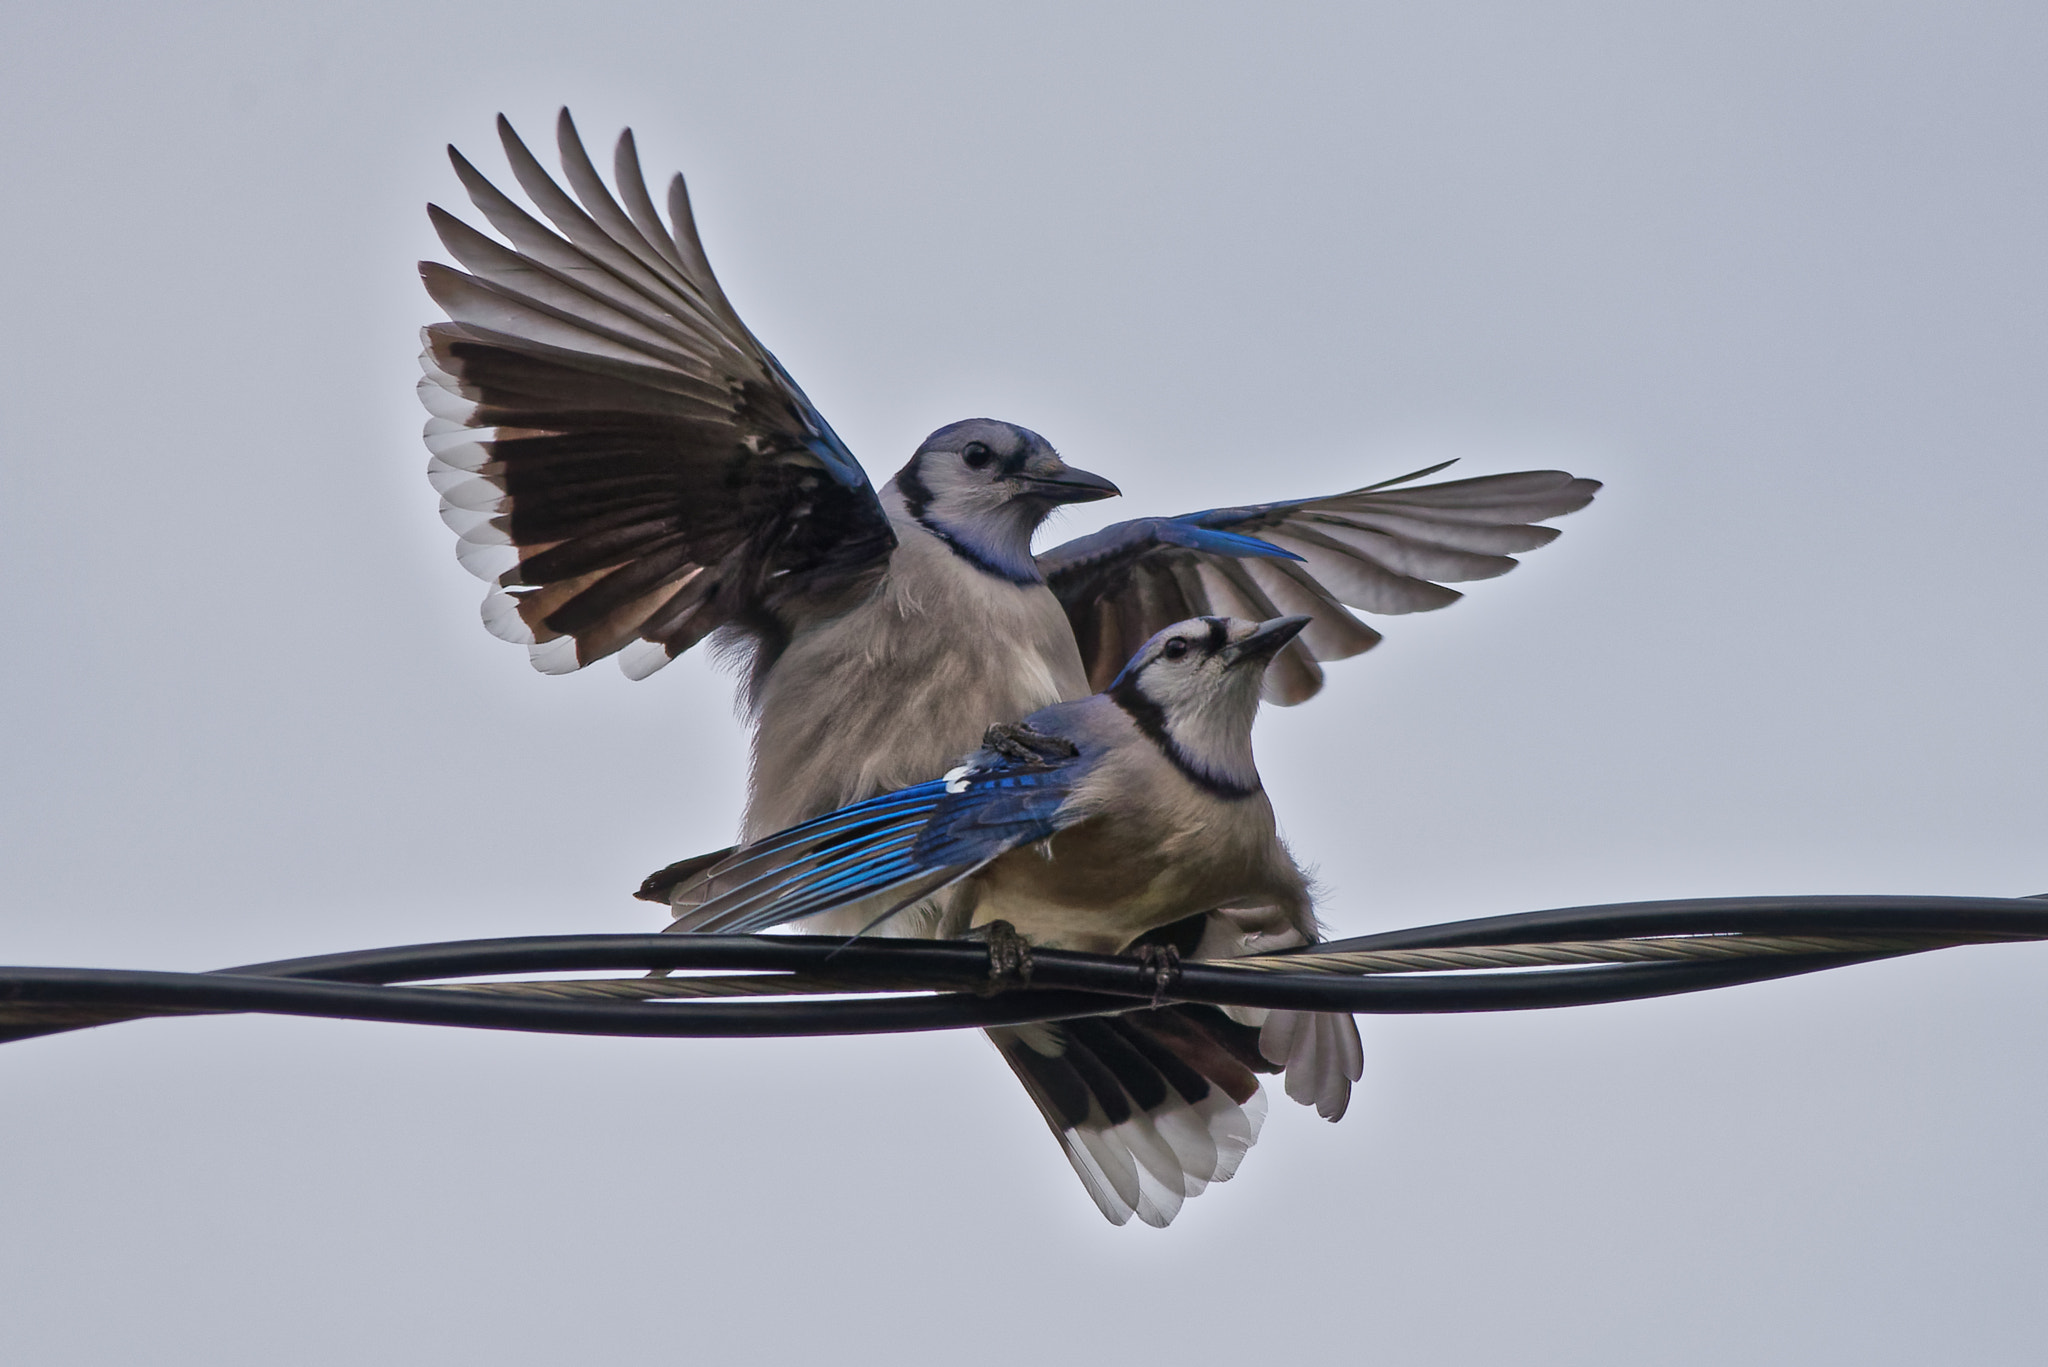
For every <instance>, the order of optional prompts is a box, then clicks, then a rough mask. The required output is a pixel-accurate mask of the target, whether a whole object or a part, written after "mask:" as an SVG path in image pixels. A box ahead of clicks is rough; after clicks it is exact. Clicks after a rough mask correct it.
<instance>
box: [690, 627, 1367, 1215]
mask: <svg viewBox="0 0 2048 1367" xmlns="http://www.w3.org/2000/svg"><path fill="white" fill-rule="evenodd" d="M1307 625H1308V618H1306V617H1299V616H1297V617H1281V618H1276V619H1274V620H1272V621H1268V622H1264V623H1260V624H1256V625H1255V624H1253V623H1250V622H1243V621H1235V620H1231V619H1228V618H1221V617H1202V618H1196V619H1194V620H1192V621H1187V622H1181V623H1178V624H1176V625H1174V626H1171V627H1168V628H1167V629H1166V630H1164V631H1162V632H1160V633H1159V634H1158V635H1157V636H1155V637H1153V638H1152V639H1151V640H1150V641H1148V642H1146V643H1145V645H1144V646H1143V647H1142V648H1141V649H1140V650H1139V651H1138V653H1137V655H1135V656H1134V657H1133V658H1132V659H1131V661H1130V663H1129V664H1128V665H1126V666H1125V668H1124V670H1123V672H1122V673H1121V674H1119V675H1118V676H1117V677H1116V679H1115V681H1114V682H1112V683H1111V685H1110V687H1109V688H1108V690H1107V691H1105V692H1103V693H1098V694H1096V695H1094V696H1092V697H1089V698H1085V699H1082V700H1080V701H1078V702H1068V703H1058V704H1055V705H1054V706H1052V707H1048V708H1044V709H1042V710H1041V711H1038V712H1034V713H1032V714H1031V715H1030V716H1028V717H1026V718H1024V720H1023V721H1022V723H1019V724H1016V725H1010V726H997V727H992V728H991V729H990V732H989V736H988V742H989V743H988V745H986V746H985V747H984V748H983V749H982V750H980V751H978V752H977V753H975V754H974V755H972V756H970V757H969V758H968V759H967V761H966V762H965V763H963V764H961V765H960V766H959V767H957V768H955V769H953V770H952V771H950V772H949V773H947V774H946V775H945V776H944V777H943V778H940V779H935V780H933V781H931V782H928V783H921V784H916V785H914V786H912V787H909V788H904V789H901V790H899V791H896V792H892V793H887V794H884V795H882V796H879V797H874V798H870V799H868V800H867V801H865V802H860V803H856V804H854V805H852V806H849V807H845V808H842V809H840V810H838V811H835V812H831V813H829V814H827V815H825V816H822V817H818V818H816V819H814V820H811V821H807V822H804V823H802V824H800V825H797V826H794V827H791V828H790V829H788V830H784V831H780V832H777V833H776V834H774V835H771V836H768V837H766V838H765V839H763V840H760V841H757V842H755V843H754V844H752V845H750V846H747V847H746V848H744V849H742V850H739V851H737V852H734V853H731V854H729V855H726V856H725V857H724V858H722V859H720V860H719V861H718V862H717V863H715V864H714V865H713V866H712V867H710V868H709V869H708V870H706V871H705V872H703V873H702V874H701V875H699V879H698V882H697V883H696V885H695V886H693V887H692V888H691V896H690V900H691V901H692V902H693V903H694V905H692V907H691V909H690V910H689V912H688V913H687V914H686V915H685V916H684V917H683V918H681V919H680V920H679V921H678V922H677V924H676V928H677V929H679V930H689V931H702V932H726V933H735V934H737V933H746V932H751V931H760V930H765V929H768V928H769V927H771V926H777V925H782V924H785V923H788V922H791V921H798V920H803V919H806V918H811V917H816V916H818V915H819V914H820V913H821V912H826V911H838V912H852V913H854V914H855V915H856V917H857V918H858V919H860V920H862V921H865V922H867V923H868V924H870V925H872V924H876V923H879V922H882V921H885V920H887V919H888V918H890V917H892V916H895V915H898V914H900V913H902V912H903V911H904V910H905V909H906V908H908V907H910V906H912V905H913V904H918V903H929V902H931V901H934V900H936V901H937V902H938V903H939V904H940V905H941V906H943V908H944V919H945V921H946V922H947V923H948V925H947V927H946V928H948V929H951V930H954V931H955V932H958V931H960V930H971V929H986V930H989V931H991V932H994V933H995V936H996V938H997V939H998V940H999V941H1000V940H1006V939H1009V938H1010V937H1021V939H1022V940H1023V941H1024V943H1025V944H1026V945H1037V946H1041V947H1048V948H1058V949H1072V950H1081V951H1085V952H1090V953H1097V954H1117V953H1122V952H1123V951H1125V950H1127V949H1129V948H1131V947H1132V946H1133V945H1134V944H1135V943H1137V942H1138V941H1139V940H1140V939H1141V937H1144V936H1146V935H1147V934H1148V933H1151V932H1157V931H1160V930H1163V929H1166V928H1168V927H1171V926H1173V925H1175V924H1176V923H1185V922H1187V921H1188V920H1189V918H1199V917H1201V916H1203V915H1205V914H1206V913H1209V912H1213V911H1218V910H1222V909H1226V908H1263V909H1270V912H1269V914H1275V915H1278V916H1279V917H1281V918H1283V919H1284V920H1285V921H1286V923H1287V924H1288V926H1289V927H1290V928H1292V929H1293V930H1294V931H1295V933H1296V934H1297V936H1298V937H1299V938H1300V939H1301V940H1303V941H1313V940H1314V939H1315V938H1316V936H1317V927H1316V921H1315V914H1314V910H1313V905H1312V899H1311V895H1310V891H1309V885H1308V880H1307V879H1306V878H1305V877H1304V876H1303V874H1302V872H1301V870H1300V868H1298V867H1297V866H1296V864H1295V862H1294V860H1293V858H1292V857H1291V856H1290V855H1289V854H1288V852H1287V849H1286V847H1285V846H1284V845H1283V844H1282V843H1281V841H1280V837H1279V833H1278V831H1277V829H1276V828H1275V825H1274V820H1273V808H1272V805H1271V803H1270V802H1268V800H1267V798H1266V794H1265V791H1264V789H1263V788H1262V786H1261V785H1260V782H1259V774H1258V769H1257V767H1256V766H1255V765H1254V763H1253V758H1252V720H1253V717H1254V716H1255V714H1256V713H1257V711H1258V705H1259V689H1260V684H1261V682H1262V681H1263V678H1264V675H1265V673H1266V668H1267V666H1268V665H1269V664H1270V663H1271V661H1272V659H1273V657H1274V656H1275V655H1276V654H1277V653H1278V652H1279V651H1280V650H1281V649H1282V648H1283V647H1284V646H1285V645H1286V644H1287V643H1288V642H1289V641H1291V640H1293V639H1294V638H1295V637H1296V636H1297V635H1298V634H1299V633H1300V632H1301V631H1302V629H1303V628H1304V627H1306V626H1307ZM1188 1010H1189V1008H1177V1009H1176V1011H1149V1012H1137V1013H1132V1014H1131V1015H1129V1016H1124V1017H1117V1018H1111V1019H1101V1020H1090V1021H1083V1022H1064V1023H1060V1024H1048V1025H1036V1026H1026V1027H1020V1028H1015V1029H1005V1030H993V1031H990V1032H989V1033H990V1035H991V1036H992V1037H993V1038H994V1039H995V1041H996V1044H997V1046H998V1048H1000V1049H1001V1050H1002V1052H1003V1056H1004V1058H1005V1059H1007V1060H1008V1061H1009V1063H1010V1065H1011V1067H1012V1068H1014V1069H1015V1070H1016V1072H1017V1074H1018V1076H1019V1077H1020V1078H1021V1079H1022V1080H1023V1082H1024V1084H1025V1086H1026V1087H1027V1088H1028V1089H1029V1091H1030V1093H1031V1096H1032V1098H1033V1100H1035V1101H1036V1102H1037V1103H1038V1105H1039V1108H1040V1110H1041V1111H1043V1112H1044V1114H1045V1117H1046V1119H1047V1121H1048V1122H1049V1123H1050V1124H1051V1125H1052V1127H1053V1130H1054V1132H1055V1133H1056V1134H1058V1135H1059V1137H1060V1140H1061V1143H1062V1145H1063V1146H1064V1147H1065V1149H1066V1152H1067V1155H1068V1158H1069V1159H1070V1160H1071V1161H1072V1163H1073V1165H1074V1170H1075V1171H1076V1172H1077V1173H1079V1174H1080V1177H1081V1180H1082V1182H1083V1183H1084V1184H1086V1186H1087V1187H1088V1190H1089V1192H1090V1193H1091V1194H1092V1195H1093V1196H1094V1198H1095V1201H1096V1203H1097V1204H1098V1205H1099V1206H1100V1207H1101V1209H1102V1212H1103V1214H1104V1215H1106V1216H1108V1217H1109V1218H1110V1219H1111V1220H1112V1221H1114V1222H1116V1223H1118V1224H1121V1223H1123V1222H1124V1221H1125V1220H1126V1219H1128V1218H1129V1217H1130V1216H1131V1215H1132V1214H1133V1213H1134V1212H1135V1213H1136V1214H1137V1215H1138V1217H1139V1218H1140V1219H1142V1220H1144V1221H1145V1222H1146V1223H1148V1224H1153V1225H1164V1224H1166V1223H1167V1222H1168V1221H1170V1220H1171V1219H1172V1218H1173V1216H1174V1214H1175V1213H1176V1212H1177V1211H1178V1210H1179V1208H1180V1205H1181V1202H1182V1201H1183V1200H1184V1199H1185V1198H1186V1197H1188V1196H1190V1195H1193V1194H1195V1193H1196V1192H1199V1191H1201V1190H1202V1189H1203V1187H1204V1186H1206V1185H1207V1184H1208V1183H1209V1182H1211V1181H1217V1180H1221V1179H1223V1178H1226V1177H1228V1176H1230V1175H1231V1173H1232V1172H1234V1171H1235V1170H1236V1167H1237V1163H1238V1161H1239V1160H1240V1159H1241V1158H1242V1157H1243V1155H1244V1151H1245V1149H1246V1148H1248V1147H1249V1146H1250V1144H1251V1143H1252V1140H1253V1139H1254V1138H1255V1137H1256V1135H1257V1129H1258V1117H1259V1113H1258V1111H1257V1110H1256V1109H1252V1110H1247V1109H1246V1107H1247V1106H1248V1105H1249V1104H1251V1103H1253V1102H1254V1099H1255V1098H1256V1096H1257V1087H1258V1084H1257V1079H1256V1078H1254V1077H1253V1076H1252V1071H1254V1070H1260V1069H1259V1065H1260V1064H1261V1063H1263V1062H1264V1060H1263V1058H1262V1057H1261V1056H1260V1054H1259V1052H1258V1049H1257V1046H1256V1043H1255V1042H1254V1041H1252V1040H1249V1039H1246V1038H1243V1035H1244V1034H1246V1033H1248V1032H1245V1031H1244V1030H1243V1029H1242V1027H1240V1028H1239V1030H1238V1031H1237V1032H1235V1033H1233V1031H1232V1030H1231V1029H1230V1022H1229V1021H1228V1019H1227V1018H1226V1017H1224V1016H1223V1014H1222V1013H1221V1012H1215V1011H1207V1012H1206V1015H1207V1016H1208V1017H1209V1018H1210V1019H1207V1020H1203V1019H1201V1018H1199V1017H1190V1016H1188V1015H1187V1014H1186V1013H1187V1011H1188ZM1347 1023H1348V1020H1347ZM1232 1044H1234V1045H1235V1046H1236V1047H1235V1049H1233V1048H1232V1047H1231V1045H1232ZM1270 1067H1271V1065H1270V1064H1267V1065H1265V1068H1266V1069H1270Z"/></svg>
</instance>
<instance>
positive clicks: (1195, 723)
mask: <svg viewBox="0 0 2048 1367" xmlns="http://www.w3.org/2000/svg"><path fill="white" fill-rule="evenodd" d="M1308 623H1309V619H1308V618H1306V617H1275V618H1274V619H1273V620H1272V621H1270V622H1245V621H1240V620H1238V619H1237V618H1234V617H1194V618H1190V619H1189V620H1187V621H1185V622H1176V623H1174V625H1172V626H1170V627H1168V628H1166V630H1164V631H1162V632H1160V633H1159V634H1158V635H1157V636H1154V637H1153V638H1152V639H1151V640H1149V641H1147V642H1145V644H1144V645H1143V646H1142V647H1140V648H1139V650H1138V653H1137V654H1136V655H1133V656H1132V657H1131V661H1130V663H1129V664H1127V665H1125V666H1124V668H1123V672H1122V673H1121V674H1118V675H1117V676H1116V679H1115V681H1114V682H1112V683H1111V684H1110V686H1109V690H1108V691H1109V696H1110V697H1111V698H1112V699H1114V700H1115V701H1116V702H1117V704H1118V705H1119V706H1121V707H1122V708H1123V709H1124V710H1125V711H1126V712H1128V713H1130V714H1131V717H1132V718H1133V719H1134V720H1135V721H1136V722H1137V723H1138V725H1139V727H1140V728H1142V729H1143V730H1144V731H1145V732H1146V734H1148V735H1150V736H1151V737H1152V738H1153V739H1154V740H1155V741H1158V742H1159V743H1160V744H1161V745H1162V746H1163V747H1165V748H1166V750H1167V754H1168V755H1169V757H1171V758H1172V759H1174V761H1175V762H1176V763H1177V764H1179V765H1180V766H1181V767H1182V768H1183V769H1186V770H1188V771H1189V772H1190V773H1191V775H1193V776H1196V777H1202V778H1206V779H1208V780H1209V781H1211V782H1213V783H1214V784H1215V785H1217V786H1219V787H1222V788H1224V789H1229V790H1236V791H1241V792H1251V791H1254V790H1256V789H1257V788H1258V786H1259V774H1258V770H1257V768H1256V767H1255V766H1254V765H1253V763H1252V721H1253V719H1254V718H1255V717H1257V715H1258V711H1259V686H1260V684H1261V683H1263V682H1264V680H1265V677H1266V666H1267V665H1268V664H1270V663H1272V660H1273V657H1274V656H1275V655H1277V654H1278V653H1279V652H1280V649H1281V647H1282V646H1285V645H1286V644H1287V643H1288V642H1289V641H1291V640H1293V639H1294V638H1295V637H1296V636H1297V635H1299V634H1300V633H1301V629H1302V628H1303V627H1305V626H1307V625H1308Z"/></svg>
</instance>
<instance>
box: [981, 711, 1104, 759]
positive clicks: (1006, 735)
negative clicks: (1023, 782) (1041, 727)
mask: <svg viewBox="0 0 2048 1367" xmlns="http://www.w3.org/2000/svg"><path fill="white" fill-rule="evenodd" d="M981 748H982V749H984V750H993V751H994V752H995V753H996V754H998V755H1001V756H1002V757H1003V758H1004V759H1007V760H1014V761H1016V762H1018V763H1020V764H1034V763H1036V764H1043V763H1045V762H1046V761H1048V760H1056V759H1072V758H1073V757H1074V756H1076V755H1078V754H1080V753H1081V747H1080V746H1078V745H1076V744H1074V742H1072V741H1070V740H1068V739H1067V738H1066V737H1065V736H1049V735H1047V734H1046V733H1045V732H1043V731H1038V730H1034V729H1033V728H1031V727H1029V726H1026V725H1025V724H1024V723H1023V722H1021V721H1008V722H998V723H996V724H995V725H994V726H991V727H990V728H989V729H988V730H987V731H986V732H985V733H983V735H982V738H981Z"/></svg>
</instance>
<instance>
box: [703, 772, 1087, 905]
mask: <svg viewBox="0 0 2048 1367" xmlns="http://www.w3.org/2000/svg"><path fill="white" fill-rule="evenodd" d="M1086 768H1087V760H1086V756H1085V755H1083V756H1080V757H1077V758H1075V759H1067V760H1057V761H1052V762H1043V761H1032V762H1029V763H1017V762H1012V761H1005V760H1002V759H999V758H997V757H995V756H992V755H988V754H986V753H984V754H982V755H978V756H976V760H975V762H974V763H972V764H970V766H969V767H967V768H966V769H965V771H964V772H962V771H956V773H955V775H954V776H952V777H951V778H950V779H938V780H934V781H933V782H930V783H920V784H917V785H916V786H914V787H910V788H903V789H899V790H897V791H896V792H893V793H884V794H882V795H881V796H880V797H875V798H870V799H868V800H867V801H866V802H857V803H854V804H853V805H851V806H847V807H842V808H840V809H839V810H838V811H835V812H828V813H827V814H825V815H824V816H821V817H818V818H816V819H815V820H812V821H807V822H804V823H803V824H801V825H798V826H792V827H790V828H789V829H788V830H784V831H778V832H776V833H775V834H774V835H771V836H769V837H767V838H766V839H764V840H760V841H757V842H755V843H754V844H752V845H750V846H748V847H747V848H745V849H743V850H739V851H737V852H735V853H734V854H733V855H732V856H731V857H730V858H728V859H726V860H724V861H723V862H722V863H720V864H718V865H716V866H715V867H713V868H712V869H711V870H710V871H709V872H708V873H706V874H705V875H704V877H703V879H702V881H701V883H700V885H699V886H700V887H701V888H702V889H703V890H704V891H705V892H706V893H708V894H709V896H708V897H707V898H706V899H705V900H703V901H701V902H700V903H699V904H698V905H697V906H696V907H695V908H693V909H692V910H690V911H689V912H687V913H686V914H685V915H684V916H683V917H682V918H680V919H679V920H678V921H677V923H676V926H675V928H676V929H680V930H689V931H699V932H726V933H732V934H745V933H749V932H752V931H757V930H766V929H767V928H769V927H770V926H776V925H781V924H783V923H785V922H788V921H795V920H801V919H802V918H804V917H807V916H815V915H817V914H819V913H821V912H826V911H830V910H832V909H833V908H835V907H841V906H846V905H848V904H849V903H854V902H860V901H864V900H866V899H868V898H877V897H881V896H883V895H885V894H888V893H891V892H895V891H904V890H908V891H909V899H908V900H912V901H914V900H916V899H917V898H919V897H923V896H926V895H928V894H929V893H931V892H935V891H937V890H938V889H939V888H940V887H943V886H945V885H946V884H948V883H951V882H954V881H956V880H957V879H959V878H963V877H966V876H967V875H968V874H970V873H972V872H973V871H974V870H975V869H978V868H980V867H981V866H982V865H984V864H986V863H988V862H989V861H990V860H992V859H994V858H996V857H997V856H999V855H1001V854H1003V853H1004V852H1006V851H1008V850H1013V849H1016V848H1017V847H1019V846H1021V845H1029V844H1031V843H1032V842H1034V841H1038V840H1043V839H1045V838H1046V837H1048V836H1051V835H1054V834H1056V833H1057V832H1059V831H1060V830H1061V829H1063V828H1064V827H1065V826H1067V825H1070V824H1072V819H1071V818H1068V819H1064V820H1063V819H1062V815H1061V809H1062V808H1063V807H1064V806H1065V804H1066V801H1067V798H1068V797H1069V796H1071V794H1072V792H1073V789H1074V784H1075V782H1076V780H1077V779H1079V777H1080V776H1081V775H1082V774H1083V773H1084V772H1085V771H1086Z"/></svg>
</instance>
